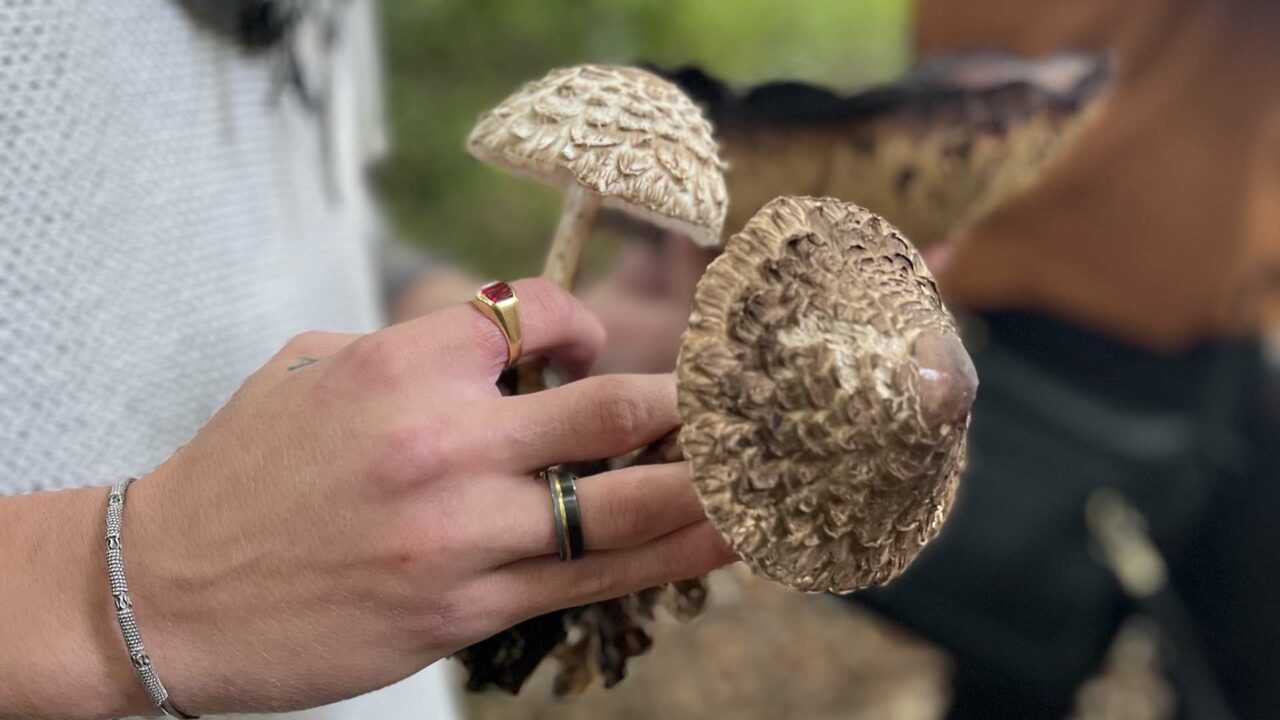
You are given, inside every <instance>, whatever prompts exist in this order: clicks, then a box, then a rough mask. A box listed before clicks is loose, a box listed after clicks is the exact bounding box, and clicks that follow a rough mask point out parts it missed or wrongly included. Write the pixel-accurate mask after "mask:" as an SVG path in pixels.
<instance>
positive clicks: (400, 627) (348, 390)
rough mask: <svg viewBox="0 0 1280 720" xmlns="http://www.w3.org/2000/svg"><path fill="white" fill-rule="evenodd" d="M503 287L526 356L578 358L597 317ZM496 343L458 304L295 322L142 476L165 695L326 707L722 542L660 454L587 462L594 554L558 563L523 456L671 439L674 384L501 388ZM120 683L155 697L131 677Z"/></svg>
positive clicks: (682, 565)
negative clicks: (336, 321)
mask: <svg viewBox="0 0 1280 720" xmlns="http://www.w3.org/2000/svg"><path fill="white" fill-rule="evenodd" d="M514 286H515V288H516V292H517V294H518V296H519V298H520V302H521V316H522V329H523V333H524V343H525V347H524V350H525V356H526V357H529V356H533V355H546V356H548V357H549V358H550V359H551V360H552V362H553V363H555V364H557V365H558V366H559V367H560V368H562V370H563V371H564V372H566V373H567V374H568V375H569V376H570V377H580V376H582V375H583V374H585V373H586V371H587V370H588V368H589V367H590V366H591V365H592V362H593V360H594V358H595V356H596V354H597V353H598V352H599V350H600V348H601V346H602V345H603V342H604V333H603V330H602V329H601V327H600V325H599V323H598V322H597V321H596V320H594V319H593V318H592V317H591V315H590V314H589V313H588V312H587V311H586V310H585V309H584V307H583V306H582V305H581V304H579V302H578V301H577V300H575V299H573V298H572V297H571V296H569V295H567V294H565V293H563V292H561V291H560V290H558V289H556V288H555V287H553V286H552V285H551V284H550V283H547V282H545V281H540V280H526V281H521V282H518V283H515V284H514ZM303 358H308V360H304V359H303ZM312 358H313V359H314V360H311V359H312ZM505 359H506V345H505V342H504V340H503V338H502V336H501V334H500V333H499V332H498V330H497V329H496V328H495V327H494V326H493V325H492V324H491V323H490V322H489V321H488V320H487V319H485V318H484V317H483V316H482V315H481V314H480V313H478V312H476V311H475V310H474V309H473V308H471V307H468V306H465V305H464V306H457V307H452V308H449V309H446V310H443V311H440V312H438V313H434V314H431V315H428V316H425V317H423V318H420V319H417V320H414V321H411V322H407V323H403V324H401V325H396V326H392V327H390V328H387V329H385V330H383V331H380V332H377V333H373V334H370V335H365V336H352V335H336V334H327V333H309V334H305V335H301V336H299V337H297V338H295V339H293V340H292V341H290V342H289V344H288V345H286V346H285V348H284V349H283V350H282V351H281V352H280V353H279V354H278V355H277V356H276V357H275V358H273V359H272V360H271V361H270V362H268V363H267V364H266V366H265V367H263V368H262V369H261V370H260V371H259V372H258V373H256V374H255V375H254V376H253V377H251V378H250V379H249V380H248V381H247V382H246V383H245V384H244V386H243V387H242V388H241V389H240V391H239V392H238V393H237V394H236V395H235V397H234V398H232V400H231V401H230V402H229V403H228V404H227V406H226V407H225V408H223V409H222V410H221V411H220V412H219V413H218V414H217V415H216V416H215V417H214V418H213V419H212V420H211V421H210V422H209V424H208V425H207V426H206V427H205V428H204V429H203V430H201V431H200V433H199V434H198V435H197V436H196V437H195V438H194V439H193V440H192V441H191V442H190V443H189V444H188V445H187V446H185V447H184V448H182V449H181V450H180V451H179V452H178V453H177V454H175V455H174V456H173V457H172V458H171V459H170V460H169V461H167V462H166V463H164V464H163V465H162V466H161V467H160V468H158V469H157V470H156V471H155V472H154V473H152V474H151V475H148V476H146V477H145V478H143V479H142V480H140V481H139V482H137V483H135V484H134V486H133V489H131V490H130V492H129V497H128V504H127V506H126V513H125V523H124V533H125V537H124V547H125V561H126V564H127V567H128V571H129V581H130V585H131V589H132V596H133V600H134V606H135V612H136V614H137V618H138V623H139V625H140V626H141V628H142V632H143V635H144V638H145V640H146V644H147V649H148V651H149V653H150V655H151V658H152V661H153V663H154V665H155V667H156V669H157V671H158V673H159V674H160V676H161V677H162V679H163V680H164V681H165V683H166V685H167V686H168V687H169V690H170V692H171V693H172V696H173V698H174V700H175V702H177V703H178V704H179V705H180V706H181V707H182V708H183V709H184V710H187V711H188V712H192V713H196V714H202V713H211V712H234V711H262V710H287V709H295V708H302V707H310V706H315V705H320V704H324V703H327V702H331V701H335V700H338V699H342V698H345V697H350V696H353V695H356V694H359V693H363V692H366V691H369V690H373V689H375V688H378V687H381V686H383V685H386V684H389V683H392V682H395V681H396V680H399V679H401V678H403V677H406V676H408V675H410V674H412V673H414V672H416V671H417V670H419V669H421V668H422V667H424V666H426V665H428V664H430V663H431V662H433V661H435V660H437V659H439V658H441V657H444V656H446V655H448V654H451V653H453V652H455V651H457V650H459V649H461V648H462V647H464V646H466V645H468V644H470V643H472V642H474V641H476V640H479V639H482V638H484V637H487V636H489V635H491V634H493V633H495V632H497V631H500V630H502V629H504V628H506V627H508V626H511V625H513V624H515V623H517V622H519V621H521V620H523V619H526V618H528V617H531V616H533V615H536V614H540V613H543V612H547V611H550V610H553V609H556V608H560V607H566V606H570V605H577V604H582V603H586V602H590V601H594V600H600V599H605V598H610V597H615V596H619V595H622V594H624V593H627V592H631V591H634V590H638V589H641V588H645V587H650V586H653V585H657V584H660V583H664V582H669V581H672V580H675V579H680V578H687V577H692V576H695V575H700V574H703V573H705V572H707V571H709V570H711V569H713V568H715V567H718V566H720V565H723V564H725V563H727V562H729V561H730V560H731V559H732V556H731V554H730V552H729V551H728V550H727V548H726V546H725V545H724V543H723V542H722V541H721V539H720V537H719V536H718V535H717V534H716V532H715V531H714V530H713V529H712V528H711V526H710V525H709V524H708V523H707V522H706V520H705V518H704V516H703V512H702V508H701V506H700V504H699V502H698V499H697V497H696V496H695V494H694V491H693V489H692V486H691V484H690V480H689V471H688V469H687V466H686V465H685V464H683V463H673V464H667V465H650V466H639V467H633V468H627V469H624V470H618V471H614V472H609V473H605V474H602V475H598V476H594V477H589V478H584V479H582V480H580V481H579V483H578V488H579V498H580V502H581V505H582V516H583V528H584V532H585V535H586V541H587V549H588V552H587V554H586V556H585V557H584V558H583V559H581V560H577V561H573V562H560V561H559V560H557V559H556V557H555V550H556V543H555V539H554V529H553V528H554V525H553V519H552V515H551V506H550V497H549V493H548V490H547V487H546V485H545V484H544V483H541V482H538V481H536V480H535V474H536V473H537V471H538V470H539V469H541V468H543V467H545V466H547V465H550V464H555V463H560V462H568V461H579V460H590V459H595V458H601V457H607V456H614V455H618V454H622V453H625V452H627V451H629V450H631V449H633V448H636V447H639V446H642V445H645V444H647V443H649V442H651V441H653V440H655V439H657V438H659V437H661V436H662V435H664V434H665V433H666V432H668V431H669V430H670V429H672V428H673V427H674V426H676V425H677V424H678V423H679V417H678V415H677V413H676V406H675V387H674V383H673V380H672V378H671V377H670V376H666V375H661V376H643V375H615V376H602V377H594V378H588V379H584V380H578V381H576V382H571V383H569V384H567V385H564V386H562V387H559V388H555V389H552V390H547V391H544V392H540V393H536V394H534V395H527V396H518V397H501V396H500V395H499V393H498V391H497V390H496V388H495V387H494V381H495V379H496V378H497V376H498V373H499V372H500V370H501V369H502V366H503V363H504V362H505ZM103 582H105V578H104V580H103ZM122 649H123V645H121V647H120V649H118V650H117V653H118V655H119V657H117V658H114V660H113V661H114V662H119V663H124V664H125V665H126V666H127V663H128V660H127V658H126V657H125V656H124V653H123V652H122ZM126 691H127V692H128V693H130V694H129V707H130V708H131V709H132V710H134V711H138V710H143V709H148V704H147V702H146V699H145V695H143V694H142V692H141V688H140V686H139V685H138V684H137V683H136V678H135V679H134V687H131V688H127V689H126Z"/></svg>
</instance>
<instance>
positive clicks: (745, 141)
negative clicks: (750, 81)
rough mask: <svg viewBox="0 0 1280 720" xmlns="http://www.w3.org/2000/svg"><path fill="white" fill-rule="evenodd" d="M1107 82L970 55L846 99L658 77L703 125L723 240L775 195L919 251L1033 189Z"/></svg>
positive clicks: (1085, 69)
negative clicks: (839, 212) (721, 179)
mask: <svg viewBox="0 0 1280 720" xmlns="http://www.w3.org/2000/svg"><path fill="white" fill-rule="evenodd" d="M1064 65H1065V67H1066V72H1063V71H1062V68H1063V67H1064ZM1011 66H1016V67H1011ZM979 71H981V73H979ZM1108 72H1109V65H1108V64H1107V62H1106V60H1105V58H1101V57H1100V58H1083V57H1055V58H1049V59H1047V60H1042V61H1035V62H1026V61H1017V60H1016V59H1013V58H1008V57H1006V56H1000V55H993V54H990V53H973V54H970V55H965V56H957V57H954V58H950V59H949V62H947V63H946V67H945V68H944V67H942V66H941V65H939V64H931V65H930V66H928V67H926V68H923V69H921V70H918V71H917V72H916V73H913V74H912V75H908V76H906V77H904V78H902V79H901V80H899V81H898V82H895V83H893V84H890V85H884V86H879V87H874V88H868V89H864V90H861V91H858V92H855V93H853V94H850V95H841V94H837V93H835V92H833V91H831V90H829V89H827V88H823V87H819V86H814V85H807V84H803V83H795V82H781V83H779V82H774V83H766V84H764V85H759V86H756V87H751V88H744V89H741V90H735V89H733V88H730V87H728V86H727V85H725V84H723V83H722V82H720V81H719V80H717V79H715V78H713V77H711V76H709V75H707V74H705V73H703V72H702V71H700V70H697V69H696V68H685V69H683V70H680V71H678V72H675V73H672V74H671V75H670V77H671V79H672V80H673V81H674V82H675V83H676V84H677V85H678V86H679V87H680V88H681V89H683V90H684V91H685V92H686V93H688V94H689V95H690V97H692V98H693V100H694V101H695V102H697V103H698V104H699V105H701V106H702V107H703V108H704V109H705V111H706V112H707V114H708V117H709V118H710V119H711V122H712V123H714V124H715V129H716V139H717V140H718V141H719V143H720V149H721V155H722V157H724V158H725V159H726V160H727V161H728V163H729V166H730V170H729V172H728V174H727V177H726V182H727V183H728V187H729V197H730V203H729V205H730V207H729V217H728V221H727V224H728V226H729V227H730V228H731V229H733V228H738V227H741V225H742V224H743V223H745V222H746V221H747V219H748V218H749V217H750V216H751V214H752V213H754V212H755V211H756V210H757V209H758V208H759V207H760V206H761V205H763V204H764V203H766V202H768V201H769V200H771V199H772V198H775V197H778V196H779V195H791V194H796V193H809V194H822V195H831V196H834V197H839V198H842V199H846V200H852V201H854V202H857V203H858V204H859V205H862V206H863V207H866V208H869V209H870V210H872V211H873V212H875V213H877V214H879V215H882V216H883V217H886V218H888V219H889V221H890V222H892V223H894V225H896V226H897V227H898V228H900V229H901V230H902V231H903V232H905V233H906V234H907V236H908V237H910V238H911V240H912V241H913V242H914V243H916V244H917V245H919V246H921V247H923V246H925V245H927V244H929V243H933V242H938V241H940V240H942V239H944V238H945V237H946V236H947V235H948V234H950V233H952V232H954V231H956V230H958V229H961V228H963V227H966V226H969V225H972V224H974V223H975V222H977V221H979V220H980V219H982V218H983V217H984V216H986V215H987V214H988V213H989V212H991V211H992V210H994V209H995V208H996V207H999V206H1000V205H1001V204H1003V203H1005V202H1007V201H1008V200H1010V199H1011V198H1013V197H1014V196H1016V195H1018V194H1019V193H1021V192H1024V191H1026V190H1028V189H1030V188H1031V187H1033V186H1034V184H1035V183H1036V181H1038V180H1039V178H1041V177H1042V176H1043V175H1044V174H1045V173H1046V172H1047V171H1048V170H1049V168H1050V167H1051V166H1052V163H1053V161H1055V160H1056V159H1057V158H1059V157H1062V156H1063V155H1064V154H1065V153H1067V152H1068V150H1069V149H1070V148H1071V146H1072V143H1073V141H1074V139H1075V138H1076V137H1078V136H1079V134H1080V133H1081V132H1083V131H1084V130H1085V129H1086V128H1087V127H1088V126H1089V125H1090V123H1091V120H1092V118H1094V117H1095V116H1096V115H1097V113H1098V110H1099V108H1100V107H1101V104H1102V98H1103V96H1104V93H1103V90H1104V89H1105V87H1106V80H1107V77H1108ZM1051 74H1053V78H1052V79H1053V80H1054V81H1053V82H1050V81H1049V80H1050V78H1049V75H1051ZM974 75H980V77H977V78H972V77H968V76H974ZM1059 76H1061V77H1059Z"/></svg>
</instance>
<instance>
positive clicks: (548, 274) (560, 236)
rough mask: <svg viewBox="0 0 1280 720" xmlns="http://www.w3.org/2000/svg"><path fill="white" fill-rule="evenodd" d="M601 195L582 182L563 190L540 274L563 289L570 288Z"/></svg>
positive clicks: (598, 206) (598, 208)
mask: <svg viewBox="0 0 1280 720" xmlns="http://www.w3.org/2000/svg"><path fill="white" fill-rule="evenodd" d="M600 201H601V197H600V196H599V195H597V194H595V193H593V192H591V191H590V190H588V189H586V188H584V187H582V186H581V185H577V184H574V185H570V186H569V189H568V190H566V191H565V193H564V206H563V209H562V210H561V211H560V222H559V224H558V225H556V234H555V237H553V238H552V240H551V248H550V249H549V250H548V251H547V264H546V266H545V267H544V268H543V269H542V277H544V278H546V279H548V280H550V281H551V282H554V283H555V284H557V285H559V286H560V287H562V288H564V289H565V290H572V289H573V280H574V278H575V277H576V276H577V274H578V261H579V260H581V259H582V251H583V249H584V248H586V246H587V239H588V238H590V237H591V228H592V226H593V225H595V219H596V214H597V213H598V212H599V211H600Z"/></svg>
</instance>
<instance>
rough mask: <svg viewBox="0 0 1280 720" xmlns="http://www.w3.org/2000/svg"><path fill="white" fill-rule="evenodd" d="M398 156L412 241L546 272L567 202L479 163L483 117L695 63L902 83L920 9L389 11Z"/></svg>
mask: <svg viewBox="0 0 1280 720" xmlns="http://www.w3.org/2000/svg"><path fill="white" fill-rule="evenodd" d="M381 11H382V23H383V31H384V36H385V41H386V50H387V58H388V62H387V81H388V82H387V85H388V93H389V97H388V101H389V111H390V124H391V132H392V142H393V146H392V152H391V156H390V157H389V158H388V160H387V161H386V162H385V163H384V164H383V165H382V166H381V167H380V168H379V169H378V173H377V180H378V184H379V186H380V188H381V190H382V196H383V198H384V201H385V203H386V207H387V209H388V211H389V212H390V213H391V216H392V218H393V221H394V222H395V224H396V227H397V230H398V231H399V233H400V235H401V236H402V237H403V238H404V239H406V240H408V241H410V242H413V243H416V244H420V245H423V246H425V247H429V248H432V249H433V250H435V251H437V252H439V253H441V254H443V255H444V256H446V257H449V258H451V259H453V260H455V261H457V262H459V263H461V264H462V265H464V266H467V267H470V268H471V269H473V270H475V271H477V272H479V273H481V274H502V275H507V276H518V275H525V274H535V273H537V272H538V271H539V270H540V269H541V260H542V253H543V251H544V249H545V247H546V244H547V241H548V240H549V239H550V236H551V233H552V230H553V229H554V226H555V221H556V218H557V216H558V214H559V207H560V195H559V193H558V192H557V191H555V190H553V189H551V188H546V187H542V186H540V185H536V184H534V183H531V182H528V181H525V180H520V179H517V178H515V177H513V176H511V175H507V174H505V173H503V172H501V171H499V170H497V169H494V168H490V167H487V166H484V165H481V164H480V163H478V162H475V161H473V160H471V159H470V158H469V157H468V156H467V154H466V152H465V150H464V149H463V146H464V143H465V140H466V136H467V133H468V131H469V130H470V129H471V126H472V124H473V123H474V122H475V119H476V116H477V115H479V114H480V113H481V112H483V111H484V110H486V109H488V108H490V107H492V106H494V105H496V104H497V103H498V102H499V101H500V100H502V98H503V97H505V96H506V95H507V94H508V93H510V92H511V91H512V90H514V89H515V88H516V87H517V86H519V85H520V84H521V83H523V82H525V81H527V80H532V79H536V78H538V77H540V76H542V74H543V73H545V72H546V71H547V70H548V69H550V68H553V67H557V66H564V65H574V64H578V63H583V62H606V63H638V62H648V63H653V64H655V65H658V66H660V67H677V66H680V65H685V64H695V65H699V66H701V67H702V68H703V69H704V70H707V71H708V72H710V73H712V74H713V75H716V76H718V77H720V78H722V79H724V80H727V81H730V82H732V83H735V84H753V83H757V82H762V81H767V80H777V79H798V80H806V81H809V82H817V83H823V84H827V85H831V86H833V87H837V88H841V89H849V88H852V87H856V86H859V85H865V84H869V83H873V82H878V81H883V80H887V79H890V78H892V77H894V76H895V75H898V74H899V73H901V72H902V71H903V69H904V68H905V65H906V62H907V48H906V33H907V28H908V20H909V18H908V13H909V11H910V3H909V2H907V0H854V1H852V2H849V1H846V2H836V1H834V0H826V1H823V2H816V1H804V0H797V1H796V2H789V3H783V2H778V1H777V0H691V1H690V0H686V1H685V2H676V1H675V0H659V1H655V0H612V1H605V0H588V1H582V0H578V1H575V0H540V1H538V2H533V1H532V0H528V1H524V2H498V1H497V0H387V1H386V2H383V3H382V4H381Z"/></svg>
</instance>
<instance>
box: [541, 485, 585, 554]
mask: <svg viewBox="0 0 1280 720" xmlns="http://www.w3.org/2000/svg"><path fill="white" fill-rule="evenodd" d="M576 479H577V478H576V477H574V475H573V473H571V472H569V471H568V470H565V469H564V468H562V467H560V466H559V465H557V466H555V467H551V468H548V469H547V486H548V487H549V488H551V512H552V514H553V515H554V516H555V519H556V549H557V554H558V555H559V556H560V559H561V560H566V561H568V560H577V559H578V558H580V557H582V555H583V554H584V553H585V552H586V541H585V539H584V538H583V535H582V510H581V508H580V507H579V505H578V487H577V485H575V484H574V481H575V480H576Z"/></svg>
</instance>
